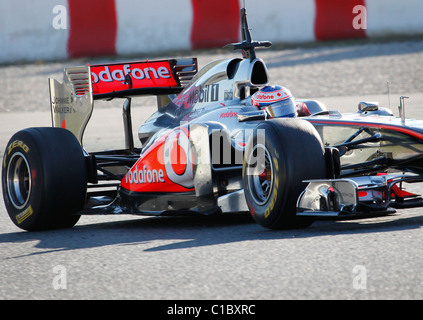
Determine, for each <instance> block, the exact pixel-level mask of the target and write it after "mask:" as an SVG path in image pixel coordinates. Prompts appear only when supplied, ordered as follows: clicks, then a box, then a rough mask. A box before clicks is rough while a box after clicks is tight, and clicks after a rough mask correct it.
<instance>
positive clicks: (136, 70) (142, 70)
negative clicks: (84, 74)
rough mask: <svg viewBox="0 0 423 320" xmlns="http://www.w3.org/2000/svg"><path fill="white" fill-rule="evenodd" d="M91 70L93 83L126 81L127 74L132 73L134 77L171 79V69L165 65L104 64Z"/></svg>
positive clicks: (138, 78) (139, 78) (141, 78)
mask: <svg viewBox="0 0 423 320" xmlns="http://www.w3.org/2000/svg"><path fill="white" fill-rule="evenodd" d="M93 69H94V68H92V70H91V76H92V81H93V83H98V82H100V81H102V82H113V81H125V79H126V76H127V75H130V76H131V77H132V78H133V79H136V80H144V79H169V78H170V77H171V75H170V71H169V69H168V68H167V67H165V66H160V67H158V68H154V67H148V66H147V67H146V66H145V65H144V66H137V65H134V66H131V64H124V65H116V66H102V67H97V68H95V69H94V70H93Z"/></svg>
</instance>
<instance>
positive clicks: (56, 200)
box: [2, 128, 86, 231]
mask: <svg viewBox="0 0 423 320" xmlns="http://www.w3.org/2000/svg"><path fill="white" fill-rule="evenodd" d="M18 152H20V153H21V154H22V155H23V157H25V159H26V160H27V162H28V164H29V167H30V175H31V187H30V195H29V199H28V202H27V203H26V205H25V207H24V208H22V209H18V208H16V207H15V206H14V205H13V204H12V202H11V200H10V199H9V195H8V188H7V171H8V168H9V163H10V159H11V158H12V157H13V155H14V154H16V153H18ZM2 187H3V197H4V201H5V205H6V209H7V211H8V213H9V216H10V218H11V220H12V221H13V222H14V223H15V224H16V225H17V226H18V227H19V228H21V229H24V230H29V231H32V230H43V229H55V228H63V227H71V226H73V225H74V224H75V223H76V222H77V221H78V219H79V215H74V214H75V213H77V212H78V211H79V210H81V209H82V208H83V204H84V202H85V194H86V168H85V160H84V157H83V154H82V148H81V146H80V145H79V143H78V141H77V140H76V138H75V137H74V136H73V134H72V133H70V132H69V131H67V130H65V129H61V128H29V129H25V130H22V131H19V132H17V133H16V134H15V135H14V136H13V137H12V138H11V139H10V141H9V143H8V145H7V147H6V151H5V155H4V160H3V165H2Z"/></svg>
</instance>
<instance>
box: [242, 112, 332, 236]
mask: <svg viewBox="0 0 423 320" xmlns="http://www.w3.org/2000/svg"><path fill="white" fill-rule="evenodd" d="M242 174H243V185H244V193H245V198H246V201H247V205H248V207H249V209H250V212H251V214H252V216H253V218H254V219H255V221H256V222H257V223H259V224H260V225H262V226H263V227H266V228H270V229H290V228H301V227H307V226H309V225H311V224H312V223H313V220H312V219H309V218H304V217H297V216H296V204H297V199H298V197H299V195H300V194H301V192H302V191H303V190H304V189H305V187H306V185H307V184H306V183H304V182H303V181H304V180H308V179H324V178H326V164H325V157H324V147H323V145H322V142H321V139H320V136H319V134H318V133H317V131H316V130H315V128H314V127H313V126H312V125H311V124H310V123H309V122H307V121H305V120H302V119H292V118H291V119H287V118H280V119H271V120H267V121H263V122H262V123H260V124H259V125H258V126H257V128H256V130H255V131H254V133H253V135H252V136H251V137H250V139H249V141H248V143H247V148H246V152H245V157H244V165H243V173H242Z"/></svg>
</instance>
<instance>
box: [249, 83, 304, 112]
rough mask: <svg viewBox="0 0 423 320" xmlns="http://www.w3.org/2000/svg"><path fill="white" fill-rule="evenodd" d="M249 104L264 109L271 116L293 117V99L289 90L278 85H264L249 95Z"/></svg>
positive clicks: (294, 108) (294, 107)
mask: <svg viewBox="0 0 423 320" xmlns="http://www.w3.org/2000/svg"><path fill="white" fill-rule="evenodd" d="M251 104H252V105H254V106H256V107H258V108H260V109H265V110H266V111H267V112H268V113H269V114H270V115H271V116H272V118H281V117H284V118H295V117H296V116H297V111H296V106H295V99H294V97H293V96H292V94H291V92H290V91H289V90H288V89H287V88H284V87H281V86H278V85H272V86H265V87H264V88H262V89H261V90H259V91H257V92H256V93H254V94H253V95H252V96H251Z"/></svg>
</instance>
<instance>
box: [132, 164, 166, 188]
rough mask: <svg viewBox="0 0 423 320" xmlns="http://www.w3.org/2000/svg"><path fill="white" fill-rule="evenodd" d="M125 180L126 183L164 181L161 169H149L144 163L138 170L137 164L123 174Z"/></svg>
mask: <svg viewBox="0 0 423 320" xmlns="http://www.w3.org/2000/svg"><path fill="white" fill-rule="evenodd" d="M125 180H126V183H130V184H133V183H134V184H144V183H149V184H150V183H158V182H161V183H164V182H166V180H165V178H164V173H163V170H162V169H159V170H156V169H153V170H149V169H147V166H146V165H144V166H143V168H142V169H139V170H138V166H136V167H135V169H133V170H130V171H128V173H127V174H126V176H125Z"/></svg>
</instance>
